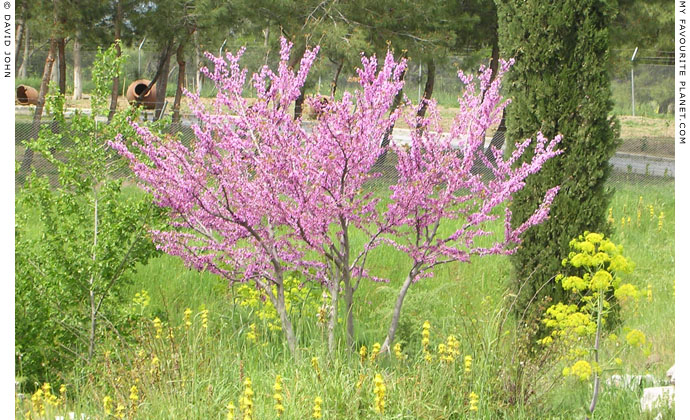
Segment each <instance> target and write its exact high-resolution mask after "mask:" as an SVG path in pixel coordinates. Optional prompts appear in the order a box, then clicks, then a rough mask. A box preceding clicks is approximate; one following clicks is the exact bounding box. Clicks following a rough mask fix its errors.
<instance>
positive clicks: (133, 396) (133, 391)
mask: <svg viewBox="0 0 690 420" xmlns="http://www.w3.org/2000/svg"><path fill="white" fill-rule="evenodd" d="M129 403H130V407H131V412H130V417H134V414H135V413H136V411H137V407H138V406H139V389H137V386H136V385H132V387H131V388H130V389H129Z"/></svg>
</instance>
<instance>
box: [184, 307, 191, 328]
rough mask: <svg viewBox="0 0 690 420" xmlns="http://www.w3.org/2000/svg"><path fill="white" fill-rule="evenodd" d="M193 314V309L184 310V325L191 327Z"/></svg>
mask: <svg viewBox="0 0 690 420" xmlns="http://www.w3.org/2000/svg"><path fill="white" fill-rule="evenodd" d="M191 315H192V310H191V309H189V308H187V309H185V310H184V325H185V327H186V328H189V327H191V326H192V321H191Z"/></svg>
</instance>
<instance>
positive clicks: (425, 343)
mask: <svg viewBox="0 0 690 420" xmlns="http://www.w3.org/2000/svg"><path fill="white" fill-rule="evenodd" d="M430 332H431V324H430V323H429V321H424V324H422V352H423V353H424V360H426V361H427V362H431V353H429V335H430Z"/></svg>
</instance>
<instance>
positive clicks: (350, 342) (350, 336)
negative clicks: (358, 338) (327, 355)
mask: <svg viewBox="0 0 690 420" xmlns="http://www.w3.org/2000/svg"><path fill="white" fill-rule="evenodd" d="M344 271H347V270H344ZM343 284H344V286H345V315H346V317H345V319H346V321H345V322H346V327H347V347H349V348H351V349H353V350H356V349H355V319H354V314H353V313H352V311H353V309H354V294H355V290H354V289H353V288H352V283H351V279H350V272H349V271H347V275H346V276H345V278H344V279H343Z"/></svg>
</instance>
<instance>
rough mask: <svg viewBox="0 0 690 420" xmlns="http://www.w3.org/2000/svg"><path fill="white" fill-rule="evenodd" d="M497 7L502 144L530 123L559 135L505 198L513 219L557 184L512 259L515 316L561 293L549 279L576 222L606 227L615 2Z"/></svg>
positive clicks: (532, 131) (511, 2)
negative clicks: (504, 71) (504, 94)
mask: <svg viewBox="0 0 690 420" xmlns="http://www.w3.org/2000/svg"><path fill="white" fill-rule="evenodd" d="M497 5H498V15H499V30H500V33H499V38H500V44H501V50H502V51H503V55H504V56H507V57H515V60H516V62H515V65H514V66H513V68H512V69H511V71H510V72H509V74H508V80H507V83H505V86H506V87H507V88H508V91H509V94H508V96H509V97H512V99H513V102H512V104H511V105H510V106H509V107H508V111H507V112H508V114H507V128H508V132H507V137H508V144H509V145H510V144H514V143H515V142H516V141H517V140H521V139H524V138H534V137H535V136H536V133H537V132H538V131H541V132H543V134H544V135H545V136H547V137H553V136H555V135H557V134H562V135H563V141H562V142H561V145H560V146H561V148H562V149H563V150H564V153H563V154H562V155H561V156H558V157H556V158H554V159H551V160H550V161H549V162H547V163H546V164H545V165H544V167H543V168H542V170H541V171H540V172H539V173H537V174H535V175H534V176H532V177H530V179H528V180H527V186H526V187H525V188H524V189H523V190H522V191H520V192H519V193H518V194H516V196H515V199H514V201H513V204H512V206H511V210H512V211H513V216H514V217H513V223H514V224H515V225H518V224H520V223H522V222H523V221H524V220H525V219H526V218H527V217H529V215H530V209H533V208H534V206H535V205H537V204H538V203H539V201H540V200H541V199H542V197H543V195H544V193H545V191H546V190H547V188H550V187H551V186H553V185H560V187H561V189H560V191H559V193H558V195H557V196H556V199H555V200H554V202H553V204H552V206H551V212H550V218H549V220H547V221H546V222H544V223H543V224H541V225H539V226H536V227H533V228H531V229H529V230H528V231H527V232H526V233H525V234H524V235H523V239H524V242H523V244H522V245H521V246H520V247H519V248H518V250H517V253H516V254H515V256H514V258H513V259H512V263H513V267H514V279H515V289H516V290H520V298H519V302H518V305H517V309H518V311H517V312H518V314H520V313H522V312H523V311H525V310H526V309H527V308H528V306H529V302H531V301H534V302H540V301H541V299H542V298H543V297H545V296H549V297H551V298H552V299H554V300H555V301H565V299H566V298H567V295H566V294H565V293H564V292H563V289H562V288H561V287H560V286H558V285H557V284H556V283H554V282H553V281H550V280H551V279H552V276H553V273H556V272H558V269H559V265H558V262H560V261H561V260H562V259H563V258H564V257H566V256H567V253H568V242H569V241H570V238H573V237H575V236H577V235H578V234H579V233H581V232H583V231H585V230H589V231H598V232H602V233H604V234H608V233H609V226H608V225H607V224H606V218H605V217H606V214H605V213H606V210H607V209H608V203H609V200H610V197H611V194H612V192H611V191H610V190H609V189H608V188H607V187H606V186H605V181H606V179H607V177H608V175H609V173H610V170H611V169H610V166H609V163H608V162H609V159H610V158H611V156H612V155H613V153H614V151H615V148H616V147H617V145H618V123H617V122H616V120H615V119H613V118H611V117H609V112H610V111H611V109H612V102H611V99H610V95H611V93H610V89H609V84H610V83H609V76H608V73H607V61H608V54H609V41H608V27H609V25H610V22H611V19H612V17H613V15H614V14H615V2H611V1H609V0H588V1H585V2H581V1H574V0H572V1H566V2H562V3H559V4H555V3H545V2H541V1H527V2H524V1H515V0H505V1H500V2H498V3H497ZM526 155H528V157H527V158H528V159H529V153H527V154H526ZM535 296H536V299H534V300H533V297H535ZM536 306H537V305H533V306H532V308H533V309H534V308H535V307H536Z"/></svg>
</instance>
